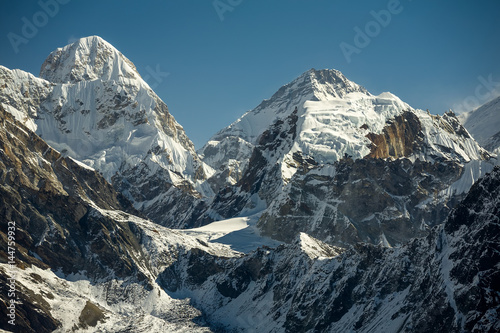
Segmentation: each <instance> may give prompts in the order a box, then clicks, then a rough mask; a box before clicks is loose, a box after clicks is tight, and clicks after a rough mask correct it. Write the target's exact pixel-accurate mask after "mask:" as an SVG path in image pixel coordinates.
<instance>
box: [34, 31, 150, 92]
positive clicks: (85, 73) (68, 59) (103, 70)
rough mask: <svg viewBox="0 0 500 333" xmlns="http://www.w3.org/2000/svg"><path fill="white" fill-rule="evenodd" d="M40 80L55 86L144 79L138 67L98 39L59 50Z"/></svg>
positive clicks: (81, 41) (49, 57)
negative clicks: (58, 84) (118, 79)
mask: <svg viewBox="0 0 500 333" xmlns="http://www.w3.org/2000/svg"><path fill="white" fill-rule="evenodd" d="M40 77H41V78H43V79H45V80H47V81H50V82H54V83H76V82H80V81H93V80H97V79H100V80H113V79H115V80H116V79H117V78H127V79H132V80H134V79H135V80H136V79H138V78H140V75H139V73H138V72H137V69H136V68H135V66H134V64H133V63H132V62H131V61H130V60H128V59H127V58H126V57H125V56H124V55H123V54H122V53H121V52H120V51H118V50H117V49H115V48H114V47H113V45H111V44H110V43H108V42H106V41H105V40H104V39H102V38H101V37H98V36H91V37H86V38H81V39H79V40H77V41H76V42H74V43H72V44H69V45H66V46H65V47H62V48H58V49H57V50H55V51H53V52H52V53H51V54H50V55H49V56H48V57H47V59H46V60H45V62H44V63H43V65H42V68H41V70H40Z"/></svg>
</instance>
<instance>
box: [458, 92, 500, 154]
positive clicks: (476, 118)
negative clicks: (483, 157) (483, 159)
mask: <svg viewBox="0 0 500 333" xmlns="http://www.w3.org/2000/svg"><path fill="white" fill-rule="evenodd" d="M459 119H460V121H461V122H462V124H463V125H464V126H465V128H467V130H468V131H469V133H470V134H471V135H472V136H473V137H474V139H476V140H477V142H479V144H480V145H482V146H483V147H484V148H486V149H488V150H489V151H491V152H493V153H495V154H499V153H500V97H497V98H495V99H493V100H492V101H490V102H488V103H486V104H484V105H482V106H480V107H479V108H477V109H476V110H473V111H469V112H467V113H464V114H461V115H460V116H459Z"/></svg>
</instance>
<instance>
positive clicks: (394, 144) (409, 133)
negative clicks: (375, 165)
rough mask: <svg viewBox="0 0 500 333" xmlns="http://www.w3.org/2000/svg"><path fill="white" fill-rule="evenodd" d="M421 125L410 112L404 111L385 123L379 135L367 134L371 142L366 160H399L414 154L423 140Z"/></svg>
mask: <svg viewBox="0 0 500 333" xmlns="http://www.w3.org/2000/svg"><path fill="white" fill-rule="evenodd" d="M423 135H424V134H423V133H422V124H421V123H420V120H419V119H418V117H417V116H416V115H415V114H414V113H413V112H411V111H405V112H403V114H401V115H400V116H396V117H395V118H394V120H392V121H390V122H388V123H387V125H386V127H384V129H383V131H382V133H381V134H375V133H368V134H367V135H366V137H367V138H368V139H370V141H371V142H372V145H371V147H370V148H371V151H370V154H368V155H367V156H366V158H388V157H393V158H399V157H407V156H409V155H411V154H412V153H414V152H415V151H416V150H417V149H418V147H419V145H420V143H421V142H422V140H423Z"/></svg>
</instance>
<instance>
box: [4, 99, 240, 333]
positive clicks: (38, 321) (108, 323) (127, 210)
mask: <svg viewBox="0 0 500 333" xmlns="http://www.w3.org/2000/svg"><path fill="white" fill-rule="evenodd" d="M0 179H1V185H0V215H1V216H2V221H3V222H2V230H0V246H1V247H2V249H7V248H8V247H7V246H10V247H11V248H14V252H13V255H12V256H13V257H14V258H15V260H14V262H15V263H14V264H12V265H10V264H9V261H11V259H10V250H9V252H7V251H4V250H2V251H1V252H0V280H1V281H2V283H3V284H2V285H3V286H7V285H8V284H9V283H10V282H11V281H10V280H8V279H9V278H14V279H15V281H16V282H15V283H16V299H17V300H18V303H17V305H16V318H15V323H16V326H15V327H13V326H12V325H10V324H8V323H7V320H9V318H8V317H7V312H6V311H7V307H6V306H2V308H1V311H0V312H1V314H2V315H1V319H0V327H1V328H2V329H9V330H12V329H14V330H15V331H16V332H52V331H54V330H55V329H60V330H62V331H65V332H66V331H72V330H76V331H79V330H80V331H81V330H85V329H87V330H93V329H95V331H99V330H104V331H121V330H131V331H134V332H151V331H169V332H177V331H181V332H185V331H186V330H192V331H194V332H207V331H208V329H207V328H204V324H203V321H202V320H200V321H197V323H195V322H194V321H193V320H194V318H196V317H198V316H199V315H200V312H199V311H198V310H197V309H195V308H193V307H192V306H190V305H189V304H188V301H184V300H173V299H172V298H170V297H169V296H168V295H167V294H165V292H163V290H162V289H161V287H160V286H158V284H157V283H156V279H157V276H158V274H159V273H160V272H161V271H162V270H163V269H164V268H165V267H166V266H169V265H171V263H172V262H174V261H175V260H177V258H178V257H180V256H182V255H183V253H184V252H186V251H189V250H191V249H194V248H199V249H200V252H206V253H207V255H217V256H219V257H221V258H226V257H231V256H234V255H239V254H238V253H235V252H234V251H231V250H230V249H229V248H227V247H225V246H223V245H218V244H215V245H211V244H210V245H209V244H202V243H200V242H199V241H198V240H197V239H194V238H192V237H188V236H185V235H182V234H180V233H176V232H173V231H171V230H168V229H165V228H163V227H161V226H159V225H157V224H154V223H153V222H151V221H148V220H145V219H142V218H141V217H139V216H137V214H140V213H139V212H137V211H136V209H135V208H134V207H133V205H132V204H131V203H130V201H128V199H126V198H125V197H124V196H123V195H121V194H119V193H118V192H116V191H115V189H114V188H113V186H111V185H110V184H109V183H108V182H107V181H106V180H105V179H104V178H103V177H102V176H101V175H100V174H99V173H98V172H97V171H95V170H94V169H91V168H89V167H88V166H86V165H85V164H83V163H81V162H78V161H76V160H74V159H72V158H71V157H67V156H66V157H65V156H63V155H62V154H61V153H59V152H58V151H56V150H54V149H52V148H51V147H50V146H48V145H47V144H46V143H45V142H44V141H43V140H42V139H41V138H40V137H39V136H37V135H36V134H35V133H34V132H32V131H31V130H30V129H29V128H27V127H26V126H24V125H23V124H21V123H20V122H18V121H17V120H15V118H14V117H13V116H12V115H11V114H10V113H8V112H6V111H5V110H3V108H2V107H1V106H0ZM7 221H11V222H13V224H9V226H11V225H15V232H14V236H13V238H14V240H15V241H14V242H15V244H14V245H12V244H9V245H8V243H11V239H9V238H8V236H9V234H8V232H7V230H8V229H7ZM9 230H10V229H9ZM10 236H12V235H10ZM8 253H9V255H8ZM11 299H13V297H12V296H9V289H8V288H2V290H1V292H0V300H1V302H2V304H4V305H5V304H10V303H9V302H10V300H11Z"/></svg>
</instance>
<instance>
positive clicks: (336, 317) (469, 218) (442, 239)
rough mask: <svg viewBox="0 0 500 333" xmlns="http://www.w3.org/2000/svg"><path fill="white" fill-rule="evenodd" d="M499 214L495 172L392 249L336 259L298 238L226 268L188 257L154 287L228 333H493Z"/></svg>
mask: <svg viewBox="0 0 500 333" xmlns="http://www.w3.org/2000/svg"><path fill="white" fill-rule="evenodd" d="M499 207H500V169H499V168H498V167H497V168H496V169H494V170H493V172H492V173H491V174H490V175H487V176H486V177H485V178H484V179H482V180H480V181H479V182H478V183H477V184H475V185H474V186H473V187H472V189H471V191H470V193H469V195H468V196H467V197H466V199H465V200H464V201H463V202H461V203H460V204H459V205H458V206H457V207H456V208H455V209H454V210H453V211H452V212H451V214H450V215H449V217H448V218H447V219H446V222H445V224H444V225H441V226H439V227H436V228H434V229H433V230H432V231H431V233H430V234H429V235H428V236H426V237H422V238H416V239H413V240H411V241H410V242H408V243H407V244H405V245H404V246H402V247H399V248H384V247H382V246H375V245H371V244H367V243H359V244H357V245H355V246H351V247H349V248H347V250H344V249H340V248H335V247H332V246H329V245H326V244H324V243H322V242H320V241H317V240H314V239H313V238H311V237H309V236H307V235H305V234H300V236H299V237H298V238H297V239H296V240H295V241H294V242H292V243H291V244H288V245H281V246H280V247H278V248H277V249H274V250H273V249H266V248H262V249H259V250H258V251H256V252H253V253H251V254H249V255H248V256H245V257H243V258H235V259H232V260H230V261H221V260H217V258H207V257H204V258H203V259H202V258H201V257H200V255H199V254H197V253H194V252H192V253H191V254H190V256H189V257H188V258H189V259H186V258H184V259H183V261H178V262H177V263H176V264H174V265H172V266H170V267H169V268H167V269H166V270H165V271H164V272H163V273H162V275H161V278H162V279H163V280H162V284H163V285H164V286H165V288H167V289H168V290H170V291H171V292H176V293H179V294H182V295H189V296H190V297H192V299H193V302H194V304H197V306H199V307H200V308H201V309H203V311H204V312H205V313H206V315H207V317H208V318H209V320H210V321H211V322H212V324H213V326H214V327H216V328H219V329H226V330H228V331H230V330H232V329H235V330H241V331H255V332H256V331H259V332H346V331H356V332H436V331H443V332H495V331H497V330H498V329H500V326H499V325H500V324H499V323H500V318H499V315H498V306H499V297H500V285H499V284H498V282H497V281H499V278H500V276H499V273H498V267H497V266H498V263H499V262H500V257H499V255H498V251H497V250H496V249H497V248H498V246H500V224H499V222H500V211H499ZM200 262H203V263H205V264H206V265H207V266H208V267H209V268H210V269H207V270H204V274H203V276H199V275H195V274H194V272H199V270H196V269H195V266H196V265H197V264H198V263H200ZM205 267H206V266H205Z"/></svg>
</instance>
